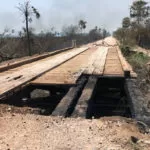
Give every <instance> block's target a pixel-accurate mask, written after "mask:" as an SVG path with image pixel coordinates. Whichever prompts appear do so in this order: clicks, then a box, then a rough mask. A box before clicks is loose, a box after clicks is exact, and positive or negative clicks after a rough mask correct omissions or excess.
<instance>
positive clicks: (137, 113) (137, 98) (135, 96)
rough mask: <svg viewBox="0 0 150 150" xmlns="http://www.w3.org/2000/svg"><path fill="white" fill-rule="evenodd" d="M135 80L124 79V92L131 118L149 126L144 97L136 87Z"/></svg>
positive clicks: (148, 115) (149, 121)
mask: <svg viewBox="0 0 150 150" xmlns="http://www.w3.org/2000/svg"><path fill="white" fill-rule="evenodd" d="M136 82H137V81H136V79H126V81H125V90H126V94H127V96H128V99H129V104H130V110H131V114H132V117H133V118H135V119H136V120H139V121H143V122H145V123H146V124H149V125H150V112H149V111H148V107H147V104H146V102H147V101H146V100H145V99H144V95H143V94H142V92H141V91H140V89H139V88H138V86H137V85H136Z"/></svg>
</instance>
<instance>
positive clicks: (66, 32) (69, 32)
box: [62, 25, 79, 39]
mask: <svg viewBox="0 0 150 150" xmlns="http://www.w3.org/2000/svg"><path fill="white" fill-rule="evenodd" d="M78 31H79V28H78V26H76V25H69V26H67V27H66V26H64V27H63V29H62V35H63V36H66V37H68V38H71V39H73V38H74V37H75V35H77V34H78Z"/></svg>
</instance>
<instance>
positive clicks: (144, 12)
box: [130, 0, 150, 25]
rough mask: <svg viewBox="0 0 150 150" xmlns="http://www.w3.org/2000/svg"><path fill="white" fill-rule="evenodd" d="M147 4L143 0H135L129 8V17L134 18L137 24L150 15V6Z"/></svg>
mask: <svg viewBox="0 0 150 150" xmlns="http://www.w3.org/2000/svg"><path fill="white" fill-rule="evenodd" d="M147 4H148V2H146V1H144V0H137V1H134V2H133V4H132V6H131V8H130V17H131V18H135V19H136V21H137V24H138V25H139V24H140V23H141V22H142V21H144V19H145V18H148V17H149V15H150V13H149V11H150V7H149V6H147Z"/></svg>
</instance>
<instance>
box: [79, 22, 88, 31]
mask: <svg viewBox="0 0 150 150" xmlns="http://www.w3.org/2000/svg"><path fill="white" fill-rule="evenodd" d="M86 24H87V22H86V21H84V20H80V21H79V28H80V30H81V33H82V30H83V29H86Z"/></svg>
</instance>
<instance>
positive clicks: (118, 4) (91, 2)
mask: <svg viewBox="0 0 150 150" xmlns="http://www.w3.org/2000/svg"><path fill="white" fill-rule="evenodd" d="M23 2H24V0H3V1H1V5H0V32H2V31H3V30H4V28H6V27H7V28H10V29H15V30H17V31H19V30H20V29H21V28H22V26H23V25H24V24H23V23H22V21H23V19H22V16H21V15H20V14H19V11H18V10H17V8H16V6H17V5H18V3H23ZM132 2H133V0H31V4H32V5H33V6H35V7H36V8H37V9H38V10H39V11H40V13H41V18H40V20H38V21H34V22H33V23H32V27H33V28H35V29H36V32H40V31H41V30H44V31H46V30H47V29H49V28H50V27H52V26H55V28H56V30H59V31H60V30H61V29H62V27H63V26H65V25H70V24H77V23H78V21H79V20H80V19H84V20H86V21H87V30H89V29H91V28H93V27H95V26H98V27H105V28H106V29H108V30H109V31H111V32H112V31H113V30H115V29H116V28H117V27H119V26H120V24H121V20H122V18H123V17H126V16H128V15H129V7H130V5H131V3H132ZM34 20H36V19H34Z"/></svg>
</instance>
